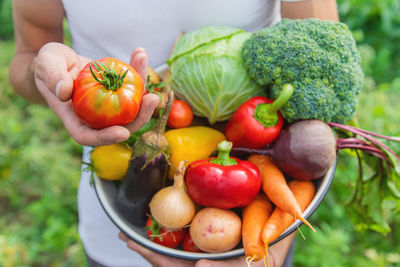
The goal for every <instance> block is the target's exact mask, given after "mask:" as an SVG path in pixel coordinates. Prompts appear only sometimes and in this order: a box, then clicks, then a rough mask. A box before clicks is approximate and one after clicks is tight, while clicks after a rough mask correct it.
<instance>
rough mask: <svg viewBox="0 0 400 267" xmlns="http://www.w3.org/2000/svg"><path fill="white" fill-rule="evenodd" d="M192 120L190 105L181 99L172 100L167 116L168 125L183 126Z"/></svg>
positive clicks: (172, 126) (171, 126)
mask: <svg viewBox="0 0 400 267" xmlns="http://www.w3.org/2000/svg"><path fill="white" fill-rule="evenodd" d="M192 121H193V111H192V109H191V108H190V106H189V105H188V104H186V103H185V102H184V101H182V100H174V102H173V103H172V107H171V111H170V113H169V116H168V121H167V125H168V127H170V128H183V127H187V126H189V125H190V124H191V123H192Z"/></svg>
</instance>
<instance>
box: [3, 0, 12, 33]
mask: <svg viewBox="0 0 400 267" xmlns="http://www.w3.org/2000/svg"><path fill="white" fill-rule="evenodd" d="M11 6H12V0H0V26H1V27H0V40H10V39H12V38H13V37H14V26H13V23H12V9H11Z"/></svg>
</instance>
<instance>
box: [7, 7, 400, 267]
mask: <svg viewBox="0 0 400 267" xmlns="http://www.w3.org/2000/svg"><path fill="white" fill-rule="evenodd" d="M338 9H339V12H340V18H341V21H343V22H345V23H347V24H348V25H349V26H350V29H351V30H352V32H353V34H354V36H355V38H356V40H357V42H358V48H359V50H360V52H361V55H362V64H363V70H364V72H365V74H366V77H365V82H364V88H363V92H362V93H361V95H360V98H359V106H358V120H359V124H360V126H361V127H362V128H365V129H367V130H371V131H375V132H379V133H382V134H386V135H397V136H400V127H399V125H400V109H399V108H398V103H400V46H399V45H398V44H399V43H400V16H399V15H398V14H400V0H386V1H381V0H338ZM12 38H13V33H12V20H11V0H0V40H3V41H0V121H1V127H0V266H4V267H12V266H85V265H86V260H85V256H84V253H83V250H82V246H81V244H80V240H79V236H78V232H77V207H76V192H77V186H78V182H79V173H80V164H79V162H80V153H81V147H80V146H79V145H77V144H76V143H75V142H74V141H73V140H72V139H71V138H70V137H69V135H68V134H67V132H66V131H65V129H64V127H63V125H62V124H61V122H60V121H59V119H58V118H57V117H56V116H55V115H54V114H53V113H52V112H51V111H50V110H49V109H48V108H46V107H42V106H38V105H33V104H30V103H28V102H27V101H25V100H24V99H22V98H21V97H19V96H17V95H16V94H15V93H14V92H13V90H12V88H11V86H10V84H9V81H8V65H9V63H10V60H11V57H12V53H13V50H14V42H13V41H12ZM7 40H9V41H7ZM67 41H68V42H70V39H69V37H68V36H67ZM397 151H399V149H397ZM356 176H357V163H356V161H355V158H354V157H352V156H351V155H350V154H348V153H346V152H340V154H339V162H338V168H337V172H336V175H335V179H334V182H333V184H332V187H331V190H330V191H329V193H328V194H327V196H326V198H325V200H324V201H323V202H322V204H321V206H320V207H319V208H318V209H317V211H316V212H315V213H314V214H313V216H312V217H311V220H310V221H311V223H312V224H313V225H314V226H315V227H316V228H317V232H316V233H312V232H311V231H310V230H309V229H308V228H305V227H301V231H302V233H303V234H304V236H305V237H306V239H305V240H304V239H303V238H302V237H301V235H298V238H297V246H296V254H295V266H329V267H331V266H361V267H363V266H400V243H399V242H398V240H400V216H399V214H398V213H397V214H393V213H392V214H387V217H388V218H389V221H390V227H391V228H392V232H391V233H389V234H388V235H387V236H382V235H381V234H378V233H376V232H374V231H371V230H364V231H362V232H359V231H357V229H361V228H363V227H362V222H355V221H354V220H352V219H351V218H352V214H353V212H352V209H351V207H349V206H347V205H346V203H347V201H348V200H349V199H350V198H351V192H352V190H353V188H354V183H355V180H356V179H355V178H356Z"/></svg>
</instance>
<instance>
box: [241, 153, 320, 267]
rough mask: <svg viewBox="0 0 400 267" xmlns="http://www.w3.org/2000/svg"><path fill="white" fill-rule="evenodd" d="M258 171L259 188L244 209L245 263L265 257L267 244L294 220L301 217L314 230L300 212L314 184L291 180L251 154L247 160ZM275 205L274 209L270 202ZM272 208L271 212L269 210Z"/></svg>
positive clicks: (305, 206)
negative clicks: (288, 180)
mask: <svg viewBox="0 0 400 267" xmlns="http://www.w3.org/2000/svg"><path fill="white" fill-rule="evenodd" d="M248 160H249V161H250V162H252V163H254V164H255V165H256V166H257V167H258V168H259V170H260V173H261V176H262V189H263V191H264V193H265V195H264V194H263V193H259V194H258V195H257V197H256V198H255V199H254V200H253V201H252V202H251V203H250V204H249V205H248V206H246V207H245V208H244V209H243V228H242V236H243V247H244V250H245V254H246V262H247V264H248V265H250V263H251V262H252V261H259V260H261V259H263V258H264V257H265V256H267V262H268V264H269V259H268V246H269V244H270V243H271V242H272V241H274V240H275V239H276V238H278V237H279V236H280V235H281V234H282V233H283V232H284V231H285V230H286V229H287V228H288V227H289V226H290V225H291V224H292V223H294V222H295V220H296V219H300V220H301V221H302V222H304V223H305V224H306V225H308V226H309V227H310V228H311V229H312V230H313V231H315V230H314V228H313V227H312V226H311V225H310V224H309V223H308V222H307V220H306V219H304V217H303V215H302V212H303V211H304V210H305V209H306V208H307V206H308V205H309V204H310V202H311V201H312V199H313V197H314V195H315V187H314V184H313V183H312V182H310V181H296V180H294V181H291V182H289V184H288V183H287V182H286V179H285V177H284V175H283V173H282V172H281V171H280V170H279V169H278V168H277V167H276V166H275V165H274V163H273V162H272V160H271V159H270V158H269V157H267V156H262V155H252V156H250V158H249V159H248ZM269 200H270V201H271V202H272V203H273V204H275V206H276V207H275V209H274V210H273V207H272V204H271V202H270V201H269ZM272 210H273V211H272Z"/></svg>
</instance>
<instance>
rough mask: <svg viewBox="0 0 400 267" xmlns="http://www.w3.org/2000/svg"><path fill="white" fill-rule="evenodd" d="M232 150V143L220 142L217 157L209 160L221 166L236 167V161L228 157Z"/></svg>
mask: <svg viewBox="0 0 400 267" xmlns="http://www.w3.org/2000/svg"><path fill="white" fill-rule="evenodd" d="M231 149H232V142H229V141H226V140H224V141H222V142H220V143H219V144H218V157H217V158H216V159H211V160H210V162H211V163H216V164H219V165H222V166H230V165H236V164H237V161H236V160H235V159H233V158H231V157H230V156H229V152H231Z"/></svg>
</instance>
